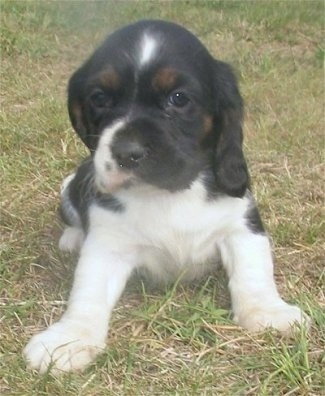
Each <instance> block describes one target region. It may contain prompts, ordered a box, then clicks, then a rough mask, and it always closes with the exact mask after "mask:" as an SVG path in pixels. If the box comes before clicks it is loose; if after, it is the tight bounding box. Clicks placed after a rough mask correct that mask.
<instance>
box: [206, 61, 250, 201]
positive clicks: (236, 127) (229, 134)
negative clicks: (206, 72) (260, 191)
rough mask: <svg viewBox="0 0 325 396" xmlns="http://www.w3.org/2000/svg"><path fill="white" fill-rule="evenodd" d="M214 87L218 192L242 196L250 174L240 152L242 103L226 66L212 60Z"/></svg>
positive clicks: (215, 167)
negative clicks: (213, 63) (213, 62)
mask: <svg viewBox="0 0 325 396" xmlns="http://www.w3.org/2000/svg"><path fill="white" fill-rule="evenodd" d="M214 78H215V82H214V87H215V100H216V102H217V103H216V105H217V110H216V120H215V133H216V139H217V140H216V147H215V150H214V164H213V165H214V175H215V181H216V187H217V190H218V191H220V192H222V193H225V194H227V195H230V196H232V197H242V196H243V195H244V194H245V191H246V189H247V188H248V187H249V174H248V170H247V165H246V161H245V157H244V153H243V150H242V143H243V133H242V121H243V100H242V98H241V95H240V93H239V89H238V85H237V80H236V77H235V75H234V73H233V71H232V69H231V67H230V66H229V65H227V64H226V63H223V62H220V61H215V65H214Z"/></svg>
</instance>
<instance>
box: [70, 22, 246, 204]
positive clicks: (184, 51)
mask: <svg viewBox="0 0 325 396" xmlns="http://www.w3.org/2000/svg"><path fill="white" fill-rule="evenodd" d="M242 113H243V111H242V99H241V96H240V94H239V91H238V88H237V83H236V79H235V77H234V75H233V73H232V71H231V68H230V67H229V66H228V65H227V64H225V63H223V62H220V61H216V60H215V59H213V57H212V56H211V55H210V54H209V52H208V51H207V50H206V48H205V47H204V46H203V45H202V44H201V42H200V41H199V40H198V39H197V38H196V37H195V36H194V35H192V34H191V33H190V32H188V31H187V30H185V29H184V28H182V27H180V26H178V25H175V24H173V23H169V22H163V21H141V22H138V23H136V24H134V25H129V26H127V27H124V28H122V29H120V30H118V31H116V32H115V33H113V34H112V35H111V36H109V37H108V38H107V39H106V41H105V42H104V43H103V44H102V45H101V46H100V47H99V48H98V49H97V50H96V51H95V53H94V54H93V55H92V56H91V57H90V59H89V60H88V61H87V62H86V63H85V64H84V65H83V66H82V67H81V68H80V69H79V70H77V71H76V72H75V74H74V75H73V76H72V78H71V80H70V83H69V114H70V118H71V121H72V124H73V127H74V128H75V130H76V131H77V133H78V135H79V136H80V137H81V139H82V140H83V142H84V143H85V144H86V145H87V146H88V148H89V149H90V151H91V152H92V155H93V156H94V164H95V173H96V182H97V185H98V187H99V188H100V189H101V190H102V191H104V192H107V193H110V192H113V191H114V190H117V189H119V188H121V187H123V186H126V185H128V184H133V183H147V184H151V185H154V186H156V187H158V188H163V189H167V190H169V191H177V190H181V189H184V188H188V187H189V186H190V185H191V183H192V182H193V181H194V180H196V179H197V177H198V176H199V175H202V177H203V178H205V179H206V182H207V184H208V189H209V190H210V191H211V192H220V193H225V194H228V195H231V196H237V197H240V196H242V195H243V194H244V192H245V190H246V188H247V185H248V173H247V168H246V163H245V159H244V156H243V152H242V129H241V122H242Z"/></svg>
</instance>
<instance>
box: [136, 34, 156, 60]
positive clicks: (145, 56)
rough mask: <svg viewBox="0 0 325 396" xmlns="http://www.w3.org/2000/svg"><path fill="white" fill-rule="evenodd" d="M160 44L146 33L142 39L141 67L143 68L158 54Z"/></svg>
mask: <svg viewBox="0 0 325 396" xmlns="http://www.w3.org/2000/svg"><path fill="white" fill-rule="evenodd" d="M157 47H158V43H157V40H156V39H155V38H154V37H153V36H150V35H149V34H148V33H145V34H144V36H143V37H142V40H141V44H140V57H139V59H140V65H141V66H143V65H145V64H146V63H148V62H149V61H150V60H151V59H152V58H153V57H154V55H155V54H156V52H157Z"/></svg>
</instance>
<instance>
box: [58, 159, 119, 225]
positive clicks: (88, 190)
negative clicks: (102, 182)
mask: <svg viewBox="0 0 325 396" xmlns="http://www.w3.org/2000/svg"><path fill="white" fill-rule="evenodd" d="M94 176H95V174H94V164H93V159H92V157H89V158H87V159H86V160H85V161H83V162H82V164H81V165H80V166H79V168H78V170H77V173H76V175H75V177H74V178H73V179H72V181H71V182H70V184H69V185H68V186H67V190H66V193H64V194H63V196H62V200H61V206H60V214H61V217H62V220H63V221H64V222H65V223H66V224H68V225H70V226H80V225H82V227H83V228H84V229H87V228H88V224H89V218H88V215H89V213H88V209H89V206H90V205H91V204H94V203H95V204H97V205H98V206H101V207H104V208H105V209H108V210H111V211H113V212H122V211H123V210H124V207H123V205H122V204H121V203H120V202H119V201H118V200H117V199H116V198H115V197H114V196H113V195H111V194H103V193H101V192H100V191H98V189H97V188H96V186H95V183H94ZM78 216H79V219H78ZM78 223H79V224H78Z"/></svg>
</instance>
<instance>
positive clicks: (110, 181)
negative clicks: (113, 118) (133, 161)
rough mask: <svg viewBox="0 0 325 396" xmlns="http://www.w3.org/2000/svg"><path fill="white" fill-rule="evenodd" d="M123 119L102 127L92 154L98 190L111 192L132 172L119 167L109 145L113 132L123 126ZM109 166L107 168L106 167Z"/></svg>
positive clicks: (129, 176) (127, 178)
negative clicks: (93, 154)
mask: <svg viewBox="0 0 325 396" xmlns="http://www.w3.org/2000/svg"><path fill="white" fill-rule="evenodd" d="M124 125H125V121H123V120H119V121H117V122H115V123H114V124H113V125H112V126H111V127H109V128H106V129H104V131H103V132H102V134H101V137H100V140H99V142H98V147H97V149H96V153H95V156H94V164H95V169H96V176H95V178H96V179H95V182H96V185H97V187H98V188H99V190H103V191H104V192H108V191H109V192H113V191H115V190H116V189H118V188H119V187H120V186H121V185H122V184H123V183H125V182H126V181H128V180H129V179H130V178H131V177H132V173H131V172H128V171H124V170H122V169H120V168H119V167H118V165H117V163H116V161H114V159H113V158H112V153H111V150H110V145H111V143H112V140H113V137H114V135H115V133H116V132H117V131H118V130H119V129H121V128H123V126H124ZM107 166H108V167H109V170H108V168H107Z"/></svg>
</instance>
